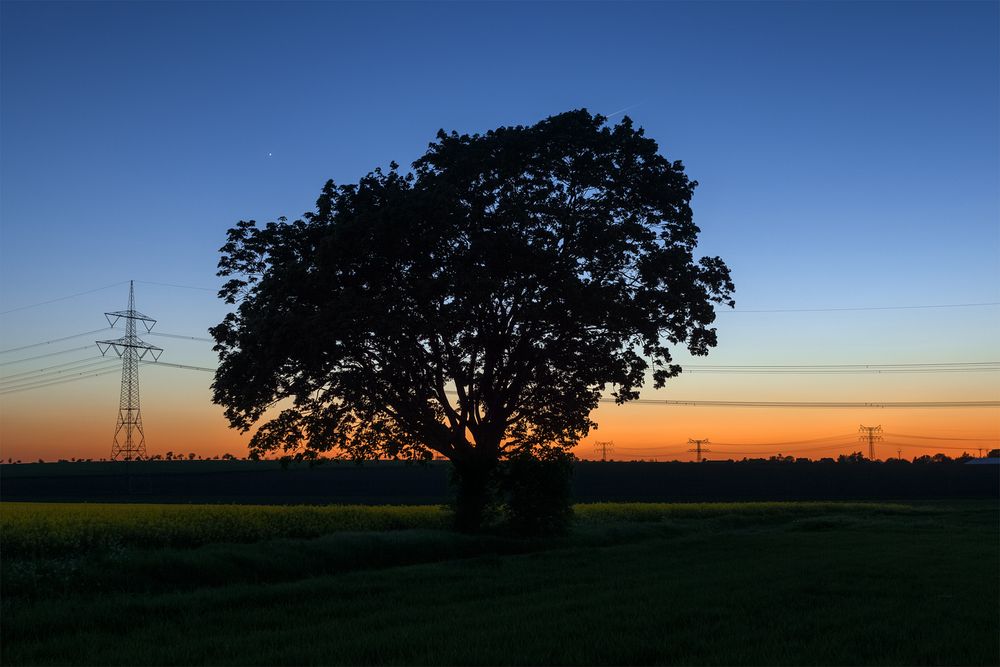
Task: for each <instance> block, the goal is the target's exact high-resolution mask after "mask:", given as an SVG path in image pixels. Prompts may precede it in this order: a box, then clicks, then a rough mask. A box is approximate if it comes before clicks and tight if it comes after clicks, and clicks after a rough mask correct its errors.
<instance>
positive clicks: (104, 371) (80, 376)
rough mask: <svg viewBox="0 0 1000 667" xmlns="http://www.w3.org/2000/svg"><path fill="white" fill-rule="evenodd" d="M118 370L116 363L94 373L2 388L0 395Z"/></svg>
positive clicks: (51, 385)
mask: <svg viewBox="0 0 1000 667" xmlns="http://www.w3.org/2000/svg"><path fill="white" fill-rule="evenodd" d="M120 372H121V371H120V370H119V369H118V367H117V364H115V368H110V369H108V370H103V371H97V372H94V373H87V372H85V373H80V374H79V376H76V377H67V378H61V379H59V380H50V381H48V382H42V383H39V384H35V385H31V386H23V387H13V388H6V389H2V390H0V395H3V394H14V393H17V392H21V391H29V390H32V389H42V388H43V387H53V386H55V385H60V384H65V383H67V382H76V381H78V380H85V379H87V378H91V377H98V376H100V375H108V374H110V373H120Z"/></svg>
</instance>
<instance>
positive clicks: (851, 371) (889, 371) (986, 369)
mask: <svg viewBox="0 0 1000 667" xmlns="http://www.w3.org/2000/svg"><path fill="white" fill-rule="evenodd" d="M998 371H1000V366H954V367H942V368H843V369H822V368H808V367H804V368H792V369H782V370H778V369H753V368H726V369H714V368H713V369H700V368H684V369H683V372H684V373H688V374H701V375H735V374H743V375H858V374H868V375H883V374H884V375H897V374H904V373H996V372H998Z"/></svg>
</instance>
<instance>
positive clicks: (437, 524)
mask: <svg viewBox="0 0 1000 667" xmlns="http://www.w3.org/2000/svg"><path fill="white" fill-rule="evenodd" d="M450 525H451V513H450V511H449V510H448V509H447V508H444V507H439V506H431V505H381V506H364V505H328V506H311V505H285V506H280V505H167V504H164V505H153V504H149V505H146V504H98V503H11V502H4V503H0V549H2V551H3V554H4V557H5V559H6V558H17V557H25V556H43V557H46V556H58V555H64V554H69V553H80V552H85V551H92V550H105V549H110V548H115V547H140V548H155V547H194V546H198V545H202V544H209V543H212V542H256V541H261V540H268V539H276V538H283V537H288V538H308V537H316V536H318V535H323V534H327V533H334V532H342V531H379V530H401V529H407V528H446V527H448V526H450Z"/></svg>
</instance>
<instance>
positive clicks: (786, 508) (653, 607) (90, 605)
mask: <svg viewBox="0 0 1000 667" xmlns="http://www.w3.org/2000/svg"><path fill="white" fill-rule="evenodd" d="M576 516H577V518H576V523H575V525H574V528H573V530H572V531H571V533H570V534H569V535H566V536H564V537H560V538H553V539H547V540H519V539H515V538H511V537H506V536H504V535H502V534H493V535H479V536H469V535H458V534H454V533H452V532H450V531H448V530H445V529H443V528H442V527H443V526H444V525H446V524H447V521H448V513H447V511H446V510H444V509H440V508H433V507H420V508H400V507H396V508H377V507H375V508H373V507H369V508H359V507H251V506H245V507H235V506H178V505H174V506H163V505H160V506H156V505H145V506H127V505H118V506H108V505H69V506H67V505H43V504H15V503H4V504H2V505H0V559H2V560H0V566H2V567H0V577H2V580H0V586H2V592H3V599H2V623H0V638H2V653H0V657H2V662H3V664H4V665H23V664H88V665H89V664H93V665H98V664H182V665H183V664H212V665H214V664H227V665H228V664H232V665H242V664H261V665H265V664H275V665H302V664H628V665H632V664H713V665H715V664H746V665H751V664H752V665H763V664H810V665H839V664H887V665H889V664H891V665H909V664H941V665H965V664H971V665H994V664H997V663H998V660H1000V621H998V613H1000V607H998V599H1000V587H998V579H1000V573H998V564H1000V545H998V543H1000V540H998V536H1000V535H998V518H1000V516H998V508H997V504H996V502H963V503H935V504H920V505H909V504H905V503H901V504H873V503H742V504H736V503H725V504H723V503H713V504H697V505H695V504H691V505H654V504H621V505H611V504H601V505H582V506H577V508H576Z"/></svg>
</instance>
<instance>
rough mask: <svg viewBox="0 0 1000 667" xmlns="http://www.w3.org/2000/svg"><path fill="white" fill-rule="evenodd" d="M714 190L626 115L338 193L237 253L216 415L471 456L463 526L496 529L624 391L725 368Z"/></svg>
mask: <svg viewBox="0 0 1000 667" xmlns="http://www.w3.org/2000/svg"><path fill="white" fill-rule="evenodd" d="M696 185H697V183H696V182H695V181H691V180H689V179H688V177H687V175H686V174H685V173H684V168H683V165H682V164H681V162H679V161H676V162H670V161H668V160H667V159H665V158H664V157H663V156H661V155H660V154H659V153H658V147H657V144H656V142H655V141H653V140H652V139H649V138H647V137H646V136H644V132H643V130H642V129H641V128H640V129H636V128H634V127H633V124H632V121H631V120H630V119H629V118H628V117H625V118H623V119H622V121H621V122H620V123H619V124H617V125H615V126H613V127H611V126H608V125H607V124H606V119H605V118H604V117H602V116H600V115H591V114H590V113H588V112H587V111H586V110H577V111H570V112H567V113H563V114H559V115H557V116H552V117H550V118H547V119H545V120H543V121H541V122H539V123H537V124H536V125H533V126H528V127H525V126H517V127H501V128H498V129H496V130H493V131H490V132H487V133H486V134H484V135H479V134H475V135H471V136H470V135H465V134H463V135H459V134H457V133H455V132H452V133H451V134H446V133H445V132H444V131H439V132H438V134H437V140H436V141H435V142H433V143H431V144H430V146H429V148H428V150H427V152H426V153H425V154H424V155H423V157H421V158H420V159H418V160H417V161H416V162H414V163H413V172H412V173H408V174H406V175H403V174H401V173H400V172H399V169H398V165H397V164H395V163H392V164H391V165H390V169H389V171H388V172H387V173H386V172H383V171H382V170H381V169H376V170H375V171H374V172H372V173H369V174H368V175H366V176H365V177H363V178H362V179H361V180H360V181H359V182H358V183H357V184H350V185H340V186H338V185H335V184H334V183H333V182H332V181H330V182H327V183H326V185H325V186H324V188H323V190H322V193H321V195H320V197H319V199H318V200H317V202H316V210H315V211H313V212H309V213H306V214H304V215H303V217H302V218H301V219H299V220H295V221H294V222H288V221H287V220H286V219H284V218H280V219H279V220H278V221H277V222H270V223H267V224H266V225H264V226H263V227H258V226H257V224H256V222H255V221H253V220H250V221H240V222H239V223H237V225H236V226H235V227H234V228H232V229H230V230H229V233H228V242H227V243H226V244H225V245H224V246H223V247H222V249H221V253H222V257H221V259H220V262H219V275H220V276H223V277H226V278H228V279H229V280H228V282H226V284H225V285H224V287H223V289H222V290H221V292H220V296H222V297H223V298H224V299H225V300H226V302H227V303H229V304H232V305H235V306H237V307H236V309H235V311H234V312H231V313H229V314H228V315H227V316H226V318H225V319H224V321H223V322H222V323H221V324H219V325H218V326H216V327H213V328H212V329H211V333H212V335H213V337H214V338H215V340H216V343H217V344H216V346H215V350H216V351H217V352H218V353H219V356H220V364H219V369H218V371H217V373H216V376H215V380H214V383H213V392H214V393H213V398H214V400H215V402H216V403H218V404H220V405H222V406H224V407H225V413H226V416H227V417H228V419H229V421H230V423H231V424H232V425H233V426H234V427H236V428H239V429H241V430H243V431H247V430H249V429H250V428H251V426H253V424H255V423H256V422H258V420H260V419H261V417H262V416H263V415H264V412H265V410H266V409H267V408H269V407H270V406H272V405H274V404H275V403H276V402H278V401H281V400H282V399H288V401H289V402H290V406H289V407H287V408H285V409H283V410H281V412H280V414H278V415H277V416H276V417H274V418H273V419H270V420H269V421H267V422H266V423H264V424H263V425H261V426H260V428H259V429H258V430H257V431H256V433H255V434H254V436H253V438H252V440H251V442H250V449H251V451H256V452H258V453H264V452H271V451H279V450H280V451H285V452H289V451H299V450H302V449H305V450H307V451H310V450H311V451H328V450H331V449H339V450H342V451H344V452H345V453H347V454H348V455H350V456H352V457H354V458H356V459H367V458H372V457H377V456H390V457H395V458H406V459H420V460H426V459H429V458H431V457H432V453H433V452H438V453H440V454H441V455H443V456H445V457H447V458H448V459H450V460H451V462H452V463H453V465H454V470H455V474H456V477H457V480H458V505H457V507H458V510H459V511H458V513H457V520H458V522H459V524H460V526H461V527H463V528H475V527H476V526H477V525H478V522H479V520H480V519H481V517H482V512H483V510H484V508H485V507H486V505H487V504H488V503H489V501H490V486H491V483H492V479H493V478H494V476H495V475H496V471H497V468H498V466H499V463H500V461H501V460H504V459H506V458H509V457H510V456H511V455H513V454H515V453H516V454H528V455H535V456H540V455H543V454H545V453H546V452H553V451H567V450H568V449H569V448H570V447H572V446H573V445H574V444H575V443H577V442H578V441H579V440H580V439H581V438H582V437H584V436H586V435H587V433H588V432H589V431H590V429H591V428H593V427H595V426H596V424H594V422H593V421H591V419H590V413H591V411H592V410H593V409H594V408H596V407H597V404H598V401H599V400H600V398H601V394H602V392H603V391H604V390H605V388H606V387H607V386H608V385H610V386H611V389H612V392H611V395H612V396H613V397H614V399H615V401H617V402H618V403H625V402H627V401H630V400H632V399H635V398H637V397H638V395H639V391H638V390H639V388H641V387H642V386H643V384H644V381H645V380H646V375H647V372H648V373H649V374H650V375H651V378H652V382H653V385H654V386H655V387H657V388H660V387H663V386H664V385H665V383H666V381H667V380H668V379H669V378H672V377H674V376H676V375H677V374H678V373H680V372H681V368H680V366H678V365H677V364H674V363H672V357H671V353H670V346H672V345H680V344H685V345H686V346H687V348H688V350H689V351H690V352H691V353H693V354H696V355H705V354H707V353H708V351H709V349H710V348H711V347H714V346H715V345H716V342H717V338H716V331H715V329H714V328H712V327H711V324H712V323H713V321H714V320H715V310H714V307H713V304H728V305H730V306H732V305H733V301H732V299H731V295H732V292H733V290H734V287H733V284H732V281H731V280H730V274H729V269H728V268H727V267H726V265H725V264H724V263H723V261H722V260H721V259H719V258H718V257H706V258H701V259H699V260H696V259H695V258H694V256H693V253H694V249H695V246H696V243H697V235H698V232H699V229H698V227H697V226H696V225H695V224H694V222H693V220H692V212H691V208H690V200H691V196H692V194H693V191H694V188H695V186H696Z"/></svg>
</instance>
